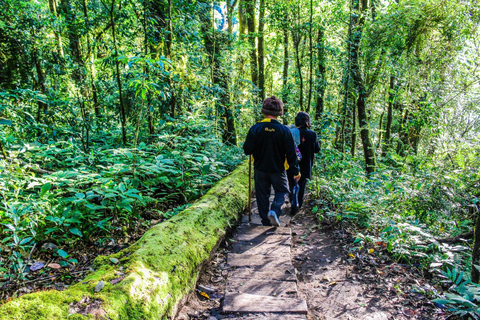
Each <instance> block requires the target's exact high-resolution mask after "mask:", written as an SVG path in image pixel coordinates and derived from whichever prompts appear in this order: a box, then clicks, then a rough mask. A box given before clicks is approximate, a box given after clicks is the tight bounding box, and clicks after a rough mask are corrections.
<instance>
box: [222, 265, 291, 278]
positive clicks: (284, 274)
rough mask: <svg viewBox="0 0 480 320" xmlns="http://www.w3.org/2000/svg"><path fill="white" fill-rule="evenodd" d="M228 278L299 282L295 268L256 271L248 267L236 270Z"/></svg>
mask: <svg viewBox="0 0 480 320" xmlns="http://www.w3.org/2000/svg"><path fill="white" fill-rule="evenodd" d="M228 278H229V279H230V278H243V279H260V280H266V279H269V280H277V281H297V277H296V275H295V268H294V267H293V266H291V267H285V268H280V269H271V268H265V269H256V268H248V267H243V268H242V267H240V268H236V269H235V270H231V271H230V272H229V274H228Z"/></svg>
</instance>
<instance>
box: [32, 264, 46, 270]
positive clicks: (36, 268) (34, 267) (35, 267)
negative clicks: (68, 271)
mask: <svg viewBox="0 0 480 320" xmlns="http://www.w3.org/2000/svg"><path fill="white" fill-rule="evenodd" d="M44 266H45V264H44V263H41V262H35V263H34V264H32V265H31V266H30V270H31V271H37V270H40V269H42V268H43V267H44Z"/></svg>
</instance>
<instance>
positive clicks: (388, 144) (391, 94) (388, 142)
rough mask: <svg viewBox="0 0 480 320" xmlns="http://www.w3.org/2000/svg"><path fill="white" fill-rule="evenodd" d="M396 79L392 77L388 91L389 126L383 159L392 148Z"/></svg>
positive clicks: (387, 126)
mask: <svg viewBox="0 0 480 320" xmlns="http://www.w3.org/2000/svg"><path fill="white" fill-rule="evenodd" d="M394 88H395V77H394V76H393V75H391V76H390V86H389V91H388V105H387V125H386V128H385V144H384V146H383V148H382V157H385V155H386V154H387V150H388V149H389V148H390V147H391V135H392V122H393V104H394V101H395V94H394Z"/></svg>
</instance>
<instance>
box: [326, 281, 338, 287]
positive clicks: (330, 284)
mask: <svg viewBox="0 0 480 320" xmlns="http://www.w3.org/2000/svg"><path fill="white" fill-rule="evenodd" d="M336 284H337V281H333V282H331V283H329V284H328V285H329V286H330V287H332V286H334V285H336Z"/></svg>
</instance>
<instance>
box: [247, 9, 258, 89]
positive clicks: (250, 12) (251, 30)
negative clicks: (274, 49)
mask: <svg viewBox="0 0 480 320" xmlns="http://www.w3.org/2000/svg"><path fill="white" fill-rule="evenodd" d="M244 3H245V14H246V17H247V26H248V41H249V43H250V68H251V74H252V82H253V84H254V85H255V86H257V87H258V65H257V50H256V46H255V38H256V37H255V0H245V2H244Z"/></svg>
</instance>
